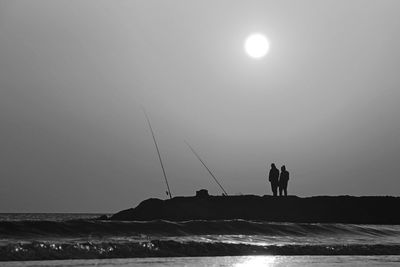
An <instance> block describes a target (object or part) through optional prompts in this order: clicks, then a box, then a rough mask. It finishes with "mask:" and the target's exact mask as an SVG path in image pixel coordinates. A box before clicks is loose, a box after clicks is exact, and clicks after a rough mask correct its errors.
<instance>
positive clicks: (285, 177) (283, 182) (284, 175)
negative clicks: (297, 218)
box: [279, 165, 289, 197]
mask: <svg viewBox="0 0 400 267" xmlns="http://www.w3.org/2000/svg"><path fill="white" fill-rule="evenodd" d="M288 181H289V172H288V171H287V170H286V167H285V165H283V166H282V167H281V175H280V176H279V195H280V196H282V193H283V194H284V195H285V197H286V196H287V186H288Z"/></svg>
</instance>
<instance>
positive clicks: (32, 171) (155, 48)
mask: <svg viewBox="0 0 400 267" xmlns="http://www.w3.org/2000/svg"><path fill="white" fill-rule="evenodd" d="M399 9H400V1H397V0H393V1H388V0H381V1H373V0H368V1H366V0H357V1H356V0H349V1H336V0H335V1H329V0H325V1H320V0H312V1H310V0H305V1H285V0H284V1H211V0H207V1H187V0H171V1H161V0H157V1H156V0H146V1H139V0H138V1H123V0H121V1H103V0H87V1H69V0H68V1H67V0H65V1H61V0H56V1H54V0H47V1H44V0H36V1H21V0H15V1H14V0H13V1H11V0H1V1H0V127H1V128H0V129H1V130H0V162H1V163H0V212H111V213H112V212H116V211H118V210H121V209H125V208H129V207H134V206H136V205H137V204H138V203H140V201H142V200H144V199H147V198H150V197H154V198H161V199H165V198H167V196H166V194H165V190H166V188H165V183H164V178H163V176H162V171H161V167H160V164H159V161H158V158H157V153H156V150H155V147H154V143H153V140H152V137H151V133H150V130H149V128H148V125H147V123H146V119H145V116H144V114H143V108H145V109H146V111H147V113H148V114H149V117H150V119H151V122H152V126H153V128H154V131H155V135H156V138H157V141H158V144H159V147H160V151H161V156H162V158H163V161H164V165H165V169H166V173H167V176H168V179H169V184H170V187H171V191H172V194H173V195H174V196H190V195H194V194H195V191H196V190H199V189H201V188H205V189H208V190H209V192H210V193H211V194H221V191H220V189H219V187H218V186H217V185H216V183H215V182H214V181H213V180H212V178H211V177H210V175H209V174H208V173H207V170H206V169H205V168H204V167H203V166H202V165H201V163H200V162H199V161H198V160H197V158H196V157H195V156H194V155H193V153H192V152H191V151H190V149H189V148H188V147H187V145H186V144H185V143H184V141H185V140H186V141H187V142H188V143H190V144H191V145H192V146H193V147H194V148H195V149H196V151H197V152H198V154H199V155H200V156H201V157H202V158H203V160H204V161H205V162H206V164H207V166H208V167H209V168H210V169H211V170H212V171H213V172H214V174H215V175H216V177H217V178H218V179H219V181H220V183H221V184H222V185H223V186H224V188H225V189H226V191H227V192H228V193H229V194H257V195H264V194H271V190H270V186H269V184H268V183H267V173H268V170H269V165H270V164H271V163H272V162H274V163H275V164H276V165H277V166H278V167H280V166H281V165H283V164H285V165H286V167H287V169H288V171H289V172H290V181H289V187H288V191H289V194H291V195H298V196H313V195H395V196H398V195H400V194H399V188H400V180H399V173H400V164H399V159H400V116H399V112H400V105H399V104H398V101H399V99H400V87H399V86H400V75H399V69H400V53H399V47H400V16H399V15H398V10H399ZM253 32H261V33H263V34H265V35H266V36H267V38H268V40H269V41H270V50H269V53H268V55H267V56H266V57H264V58H262V59H258V60H255V59H252V58H250V57H248V56H247V55H246V53H245V52H244V49H243V44H244V41H245V39H246V37H247V36H248V35H250V34H251V33H253Z"/></svg>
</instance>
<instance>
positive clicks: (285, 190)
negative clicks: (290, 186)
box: [285, 185, 287, 197]
mask: <svg viewBox="0 0 400 267" xmlns="http://www.w3.org/2000/svg"><path fill="white" fill-rule="evenodd" d="M285 197H287V185H285Z"/></svg>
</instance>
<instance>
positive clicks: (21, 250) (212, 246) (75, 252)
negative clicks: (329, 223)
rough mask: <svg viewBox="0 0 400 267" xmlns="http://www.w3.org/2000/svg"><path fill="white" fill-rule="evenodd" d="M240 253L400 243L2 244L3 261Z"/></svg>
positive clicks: (371, 248)
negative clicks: (268, 244) (265, 244)
mask: <svg viewBox="0 0 400 267" xmlns="http://www.w3.org/2000/svg"><path fill="white" fill-rule="evenodd" d="M239 255H400V245H283V246H280V245H270V246H257V245H248V244H231V243H221V242H215V243H207V242H176V241H172V240H168V241H161V240H152V241H148V242H126V243H110V242H101V243H92V242H82V243H64V244H62V243H46V242H32V243H27V244H10V245H7V246H3V247H0V260H1V261H22V260H55V259H94V258H136V257H139V258H143V257H183V256H185V257H193V256H239Z"/></svg>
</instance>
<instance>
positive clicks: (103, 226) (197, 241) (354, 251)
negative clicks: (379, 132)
mask: <svg viewBox="0 0 400 267" xmlns="http://www.w3.org/2000/svg"><path fill="white" fill-rule="evenodd" d="M101 215H107V216H109V214H81V213H80V214H70V213H58V214H57V213H51V214H41V213H40V214H39V213H12V214H10V213H8V214H6V213H3V214H0V266H237V267H238V266H242V267H243V266H255V267H257V266H302V267H304V266H400V226H399V225H356V224H324V223H278V222H264V221H248V220H222V221H202V220H193V221H183V222H171V221H164V220H155V221H145V222H139V221H132V222H126V221H108V220H98V219H97V218H99V217H100V216H101Z"/></svg>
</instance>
